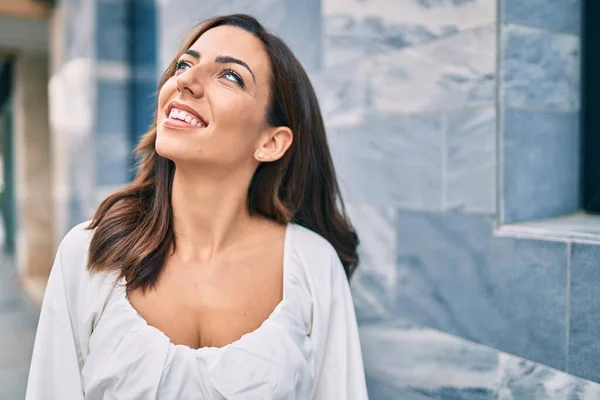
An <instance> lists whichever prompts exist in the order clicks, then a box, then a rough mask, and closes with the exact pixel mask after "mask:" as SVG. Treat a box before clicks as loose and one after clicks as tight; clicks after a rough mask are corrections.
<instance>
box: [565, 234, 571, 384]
mask: <svg viewBox="0 0 600 400" xmlns="http://www.w3.org/2000/svg"><path fill="white" fill-rule="evenodd" d="M572 250H573V244H572V242H570V241H569V242H567V302H566V303H567V304H566V307H567V310H566V317H565V318H566V320H565V328H566V333H565V371H566V372H569V342H570V340H571V253H572Z"/></svg>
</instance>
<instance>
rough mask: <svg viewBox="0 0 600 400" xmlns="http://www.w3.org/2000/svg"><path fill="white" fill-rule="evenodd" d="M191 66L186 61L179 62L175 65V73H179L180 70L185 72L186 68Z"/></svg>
mask: <svg viewBox="0 0 600 400" xmlns="http://www.w3.org/2000/svg"><path fill="white" fill-rule="evenodd" d="M189 67H190V65H189V64H188V63H186V62H185V61H177V64H175V72H179V71H180V70H185V68H189Z"/></svg>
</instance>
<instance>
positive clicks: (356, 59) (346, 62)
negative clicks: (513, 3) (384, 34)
mask: <svg viewBox="0 0 600 400" xmlns="http://www.w3.org/2000/svg"><path fill="white" fill-rule="evenodd" d="M497 23H498V21H497V20H496V21H494V20H490V21H487V22H483V23H481V24H477V25H473V26H469V27H468V28H465V29H459V30H457V31H454V32H451V33H446V34H441V35H439V36H435V37H433V38H431V39H426V40H422V41H419V42H415V43H410V44H407V45H406V46H402V47H389V48H386V49H384V50H383V51H379V52H376V53H373V54H370V55H369V57H370V58H375V57H378V56H381V55H385V54H389V53H392V52H397V51H406V50H407V49H411V48H413V47H417V46H425V45H428V44H431V43H434V42H437V41H442V40H446V39H449V38H452V37H454V36H458V35H461V34H464V33H468V32H472V31H476V30H478V29H482V28H486V27H488V26H493V25H494V24H497ZM327 36H329V37H335V36H340V35H335V34H332V35H327ZM327 36H325V35H324V40H325V41H327ZM361 38H362V39H364V38H367V39H380V38H381V36H369V37H367V36H361ZM364 58H365V56H364V54H360V55H357V56H356V57H352V58H350V59H347V60H344V61H343V62H341V61H338V62H336V63H333V64H329V65H327V63H324V64H323V70H327V69H330V68H336V67H339V66H340V65H342V64H343V65H352V64H354V63H360V60H363V59H364Z"/></svg>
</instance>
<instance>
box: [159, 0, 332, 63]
mask: <svg viewBox="0 0 600 400" xmlns="http://www.w3.org/2000/svg"><path fill="white" fill-rule="evenodd" d="M159 4H160V12H159V37H160V39H159V47H160V65H161V69H164V68H165V67H166V66H167V65H168V63H169V62H170V61H171V59H172V58H173V57H174V56H175V54H176V52H177V49H178V48H179V46H180V44H181V42H182V38H183V37H184V35H185V34H186V33H188V32H189V31H190V29H191V28H192V27H193V26H194V25H195V24H197V23H199V22H201V21H203V20H205V19H207V18H210V17H214V16H217V15H225V14H233V13H247V14H251V15H253V16H255V17H256V18H258V19H259V20H260V22H261V23H263V24H264V25H265V26H266V27H267V28H268V29H270V30H272V31H274V32H275V33H276V34H277V35H280V36H281V37H282V39H283V40H285V41H286V43H288V45H290V47H291V48H292V51H294V52H295V54H296V56H297V57H298V59H299V60H300V62H302V64H303V65H304V66H305V68H307V69H309V70H312V69H316V68H318V67H319V65H320V64H321V55H322V52H321V37H322V35H321V10H320V0H309V1H303V2H298V1H295V0H232V1H226V2H225V1H220V2H217V1H210V2H203V4H202V7H198V5H197V1H196V0H162V1H160V3H159Z"/></svg>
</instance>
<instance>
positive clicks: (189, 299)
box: [129, 259, 283, 348]
mask: <svg viewBox="0 0 600 400" xmlns="http://www.w3.org/2000/svg"><path fill="white" fill-rule="evenodd" d="M282 275H283V274H282V268H281V264H280V263H279V266H278V265H277V260H275V259H272V260H269V263H267V264H264V263H263V264H261V263H260V262H259V260H248V262H246V263H244V264H243V265H238V266H235V265H214V266H209V267H205V268H191V267H182V266H181V265H177V264H170V265H166V266H165V269H164V270H163V272H162V273H161V277H160V279H159V280H158V282H157V284H156V287H155V288H152V289H149V290H147V291H146V292H145V293H142V292H141V291H139V290H138V291H134V292H132V293H129V300H130V302H131V304H132V305H133V307H134V308H135V309H136V310H137V311H138V313H139V314H140V315H141V316H142V317H143V318H144V319H145V320H146V321H147V322H148V324H150V325H152V326H154V327H155V328H158V329H159V330H161V331H162V332H163V333H164V334H165V335H167V336H168V337H169V338H170V339H171V341H172V342H173V343H175V344H184V345H186V346H189V347H191V348H200V347H223V346H225V345H227V344H229V343H232V342H234V341H236V340H238V339H239V338H240V337H241V336H243V335H244V334H246V333H248V332H252V331H254V330H256V329H257V328H258V327H259V326H260V325H261V324H262V323H263V322H264V321H265V319H267V318H268V317H269V315H270V314H271V312H272V311H273V309H274V308H275V307H276V306H277V304H278V303H279V302H280V301H281V299H282V289H283V288H282V285H283V283H282V281H283V279H282V278H283V276H282Z"/></svg>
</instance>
